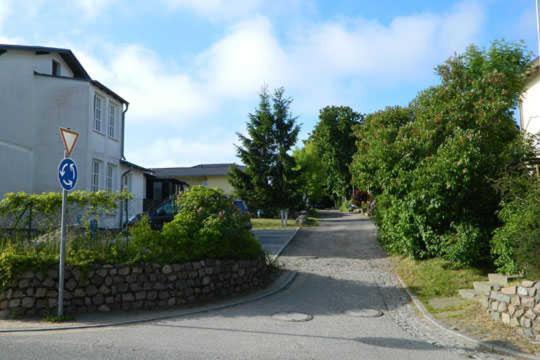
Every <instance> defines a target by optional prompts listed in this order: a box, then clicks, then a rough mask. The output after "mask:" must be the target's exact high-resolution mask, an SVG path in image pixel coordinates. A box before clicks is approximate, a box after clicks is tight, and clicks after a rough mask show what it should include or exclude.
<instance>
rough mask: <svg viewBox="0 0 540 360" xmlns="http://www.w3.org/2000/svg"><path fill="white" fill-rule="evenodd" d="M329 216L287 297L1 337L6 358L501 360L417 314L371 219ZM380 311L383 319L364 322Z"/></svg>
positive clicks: (303, 238) (307, 235) (295, 261)
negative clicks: (138, 320)
mask: <svg viewBox="0 0 540 360" xmlns="http://www.w3.org/2000/svg"><path fill="white" fill-rule="evenodd" d="M323 215H324V217H323V218H322V219H321V225H320V226H319V227H316V228H309V229H305V230H302V231H301V232H300V233H299V234H298V235H297V237H296V238H295V239H294V240H293V241H292V242H291V244H290V245H289V247H288V248H287V249H286V250H285V252H284V253H283V255H282V257H281V258H280V259H281V261H282V263H283V266H284V267H286V268H288V269H293V270H296V271H297V272H298V276H297V278H296V280H295V281H294V282H293V283H292V284H291V285H290V286H289V287H288V288H287V289H286V290H284V291H282V292H280V293H277V294H274V295H272V296H270V297H267V298H264V299H262V300H259V301H255V302H252V303H248V304H244V305H239V306H235V307H231V308H227V309H223V310H219V311H212V312H208V313H204V314H197V315H191V316H187V317H182V318H176V319H171V320H167V321H155V322H150V323H144V324H139V325H133V326H123V327H116V328H107V329H93V330H84V331H57V332H50V333H39V334H20V335H6V336H0V359H336V360H338V359H339V360H343V359H351V360H352V359H354V360H358V359H400V360H401V359H411V360H413V359H414V360H419V359H425V360H434V359H470V358H473V359H502V358H503V357H501V356H498V355H494V354H488V353H482V352H478V351H476V350H475V349H471V348H470V347H468V345H467V344H465V343H462V342H460V340H459V339H454V338H453V337H448V335H447V334H446V333H444V332H442V331H441V330H439V329H437V328H435V327H434V326H432V325H431V324H429V323H427V322H425V321H423V320H421V319H419V318H418V317H417V316H416V315H415V311H414V308H413V307H412V305H411V304H410V303H409V299H408V298H407V295H406V293H405V291H404V290H403V289H401V288H400V286H399V283H398V281H397V279H396V278H395V277H394V276H393V274H392V272H391V269H390V267H389V263H388V260H387V259H386V257H385V254H384V252H383V251H381V249H380V248H379V247H378V245H377V242H376V240H375V238H376V233H375V227H374V225H373V224H372V223H371V222H370V221H369V220H368V219H365V218H362V217H361V216H359V215H350V216H348V215H341V214H339V213H336V212H328V213H324V214H323ZM373 310H380V311H382V312H383V316H380V317H369V316H368V317H366V315H372V312H373ZM303 314H305V315H306V316H305V317H304V315H303ZM287 320H294V321H287ZM302 320H307V321H302Z"/></svg>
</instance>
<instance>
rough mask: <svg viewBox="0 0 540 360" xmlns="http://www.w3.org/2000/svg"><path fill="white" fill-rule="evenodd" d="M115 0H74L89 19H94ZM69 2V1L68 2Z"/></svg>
mask: <svg viewBox="0 0 540 360" xmlns="http://www.w3.org/2000/svg"><path fill="white" fill-rule="evenodd" d="M114 1H115V0H74V1H73V3H74V4H75V5H76V6H78V7H79V8H80V9H81V10H82V11H83V14H84V16H85V17H86V18H87V19H92V18H95V17H96V16H98V15H99V14H101V13H103V11H105V9H106V8H107V7H109V6H110V5H111V4H112V3H113V2H114ZM68 4H69V2H68Z"/></svg>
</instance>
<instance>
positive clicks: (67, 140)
mask: <svg viewBox="0 0 540 360" xmlns="http://www.w3.org/2000/svg"><path fill="white" fill-rule="evenodd" d="M60 135H61V136H62V141H63V142H64V149H65V150H66V156H69V155H70V154H71V152H72V151H73V149H74V148H75V144H77V139H78V138H79V133H78V132H76V131H73V130H71V129H66V128H60Z"/></svg>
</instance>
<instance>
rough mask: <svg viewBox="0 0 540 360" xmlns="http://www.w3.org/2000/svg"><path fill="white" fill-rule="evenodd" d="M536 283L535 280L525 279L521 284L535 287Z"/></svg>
mask: <svg viewBox="0 0 540 360" xmlns="http://www.w3.org/2000/svg"><path fill="white" fill-rule="evenodd" d="M534 285H536V282H535V281H530V280H523V281H522V282H521V286H523V287H533V286H534Z"/></svg>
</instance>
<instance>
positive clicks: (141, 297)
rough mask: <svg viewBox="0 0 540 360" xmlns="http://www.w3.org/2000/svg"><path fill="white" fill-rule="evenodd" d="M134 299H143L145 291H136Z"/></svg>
mask: <svg viewBox="0 0 540 360" xmlns="http://www.w3.org/2000/svg"><path fill="white" fill-rule="evenodd" d="M135 299H136V300H145V299H146V291H138V292H136V293H135Z"/></svg>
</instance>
